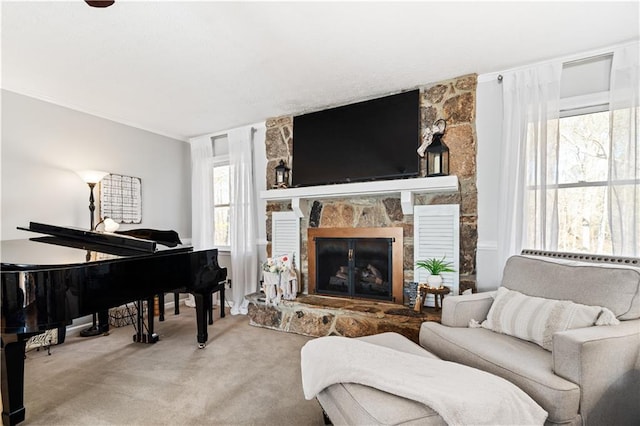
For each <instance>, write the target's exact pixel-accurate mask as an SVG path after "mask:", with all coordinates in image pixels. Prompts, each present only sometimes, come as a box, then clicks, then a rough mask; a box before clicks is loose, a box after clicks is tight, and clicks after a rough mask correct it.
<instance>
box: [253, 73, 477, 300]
mask: <svg viewBox="0 0 640 426" xmlns="http://www.w3.org/2000/svg"><path fill="white" fill-rule="evenodd" d="M476 85H477V75H475V74H471V75H466V76H462V77H457V78H454V79H451V80H446V81H442V82H439V83H434V84H428V85H425V86H423V87H420V112H421V118H420V125H421V129H425V128H427V127H430V126H431V125H432V124H433V123H434V122H435V121H436V120H438V119H440V118H444V119H445V120H446V121H447V128H446V131H445V134H444V137H443V140H444V142H445V143H446V144H447V146H448V147H449V150H450V154H449V158H450V162H449V170H450V173H451V174H452V175H457V176H458V180H459V183H460V188H459V191H458V192H455V193H431V194H420V195H416V197H415V201H414V204H415V205H430V204H460V291H463V290H464V289H466V288H473V289H475V265H476V246H477V239H478V232H477V229H478V227H477V224H478V220H477V218H478V213H477V189H476V131H475V117H476ZM266 127H267V130H266V138H265V143H266V152H267V169H266V179H267V188H271V186H272V185H273V184H274V179H275V177H274V171H273V169H274V168H275V166H276V165H277V164H278V163H279V161H280V160H285V162H286V164H288V165H291V164H292V162H291V159H292V158H293V154H294V153H295V151H294V141H293V117H292V116H282V117H276V118H270V119H268V120H267V123H266ZM390 149H393V148H392V147H390ZM416 149H417V146H416ZM416 155H417V154H416ZM425 161H426V160H425V159H423V160H422V161H421V165H420V169H421V176H425V174H426V169H425ZM291 173H292V174H294V173H295V170H293V169H292V170H291ZM300 207H301V209H302V211H303V213H304V217H303V218H302V219H301V225H300V229H301V234H302V235H301V237H302V241H301V252H302V253H300V262H299V267H300V272H301V274H302V287H303V288H304V290H305V291H306V289H307V271H308V269H307V229H308V228H317V227H322V228H325V227H388V226H397V227H402V228H403V230H404V243H405V246H404V280H405V281H413V215H406V216H405V215H403V214H402V209H401V207H400V196H399V195H398V196H384V195H377V196H370V197H368V196H358V197H351V198H337V199H321V200H300ZM289 210H291V205H290V204H287V203H283V202H275V201H270V202H268V203H267V212H266V213H267V224H266V226H267V240H268V245H267V254H268V255H269V256H270V255H271V213H272V212H274V211H289Z"/></svg>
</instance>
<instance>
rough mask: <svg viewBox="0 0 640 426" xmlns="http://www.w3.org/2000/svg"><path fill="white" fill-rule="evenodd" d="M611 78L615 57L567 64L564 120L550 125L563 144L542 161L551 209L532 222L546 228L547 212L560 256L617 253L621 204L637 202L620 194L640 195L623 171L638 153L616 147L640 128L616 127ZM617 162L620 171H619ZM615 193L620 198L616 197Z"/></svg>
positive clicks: (553, 147) (554, 145)
mask: <svg viewBox="0 0 640 426" xmlns="http://www.w3.org/2000/svg"><path fill="white" fill-rule="evenodd" d="M610 74H611V56H603V57H598V58H594V59H589V60H586V61H581V62H578V63H575V64H569V65H567V64H565V66H564V67H563V71H562V79H561V84H560V115H559V120H557V121H555V120H551V121H549V122H548V123H547V124H548V135H549V137H550V138H554V139H556V138H557V143H550V144H549V146H548V147H549V149H550V150H549V151H548V152H547V153H546V159H538V160H536V161H540V163H542V164H543V166H542V169H543V170H546V173H547V177H546V179H547V180H546V184H545V180H544V178H543V179H541V180H538V181H539V182H540V183H541V184H542V185H545V186H546V188H547V192H546V205H547V206H548V208H547V210H546V211H545V210H544V209H542V210H537V213H534V214H535V215H537V216H536V217H535V218H530V223H534V224H539V223H542V222H540V220H541V219H540V218H541V217H542V216H543V215H545V213H546V215H547V217H546V218H544V217H543V219H542V220H545V221H546V224H547V225H546V230H547V232H549V233H548V234H547V235H548V238H550V239H552V240H553V239H556V240H557V250H559V251H565V252H588V253H602V254H613V253H614V252H615V251H616V250H615V247H614V245H617V246H618V250H619V247H620V240H619V238H620V236H619V235H616V236H615V237H612V234H611V232H612V222H615V221H617V220H619V218H618V216H616V215H617V214H618V215H619V214H620V213H619V212H621V211H622V212H624V211H625V210H626V209H629V206H620V205H618V204H617V203H619V202H620V200H632V199H633V197H626V198H619V197H618V195H620V194H623V193H624V194H629V193H631V194H633V193H638V180H637V179H636V178H634V173H633V172H631V173H629V172H627V171H624V172H622V171H621V172H618V171H617V170H629V167H631V166H627V165H626V164H625V166H624V167H626V168H624V169H622V168H620V167H621V166H620V164H622V163H628V164H629V165H633V164H636V163H634V161H636V160H635V159H634V158H629V155H630V156H631V157H633V155H634V154H633V153H632V152H633V150H629V152H631V154H628V153H627V150H628V149H629V147H628V145H629V144H624V143H620V141H619V140H618V142H617V143H614V142H612V141H611V135H612V134H614V135H624V134H626V135H628V134H630V129H629V126H634V125H637V123H635V124H634V123H632V120H630V119H627V120H624V119H623V120H620V119H616V120H615V121H614V122H612V117H613V115H612V112H611V111H610V106H609V99H610V94H609V90H610V87H609V81H610ZM628 116H629V117H631V115H628ZM616 117H620V110H616ZM529 130H530V131H531V129H529ZM618 138H620V136H618ZM545 162H546V165H544V164H545ZM614 163H615V164H616V167H617V168H616V167H613V165H614ZM538 170H540V169H538ZM532 171H533V173H537V172H536V171H535V170H533V169H532ZM635 175H636V176H637V171H636V172H635ZM536 180H537V179H536ZM532 189H534V191H531V194H532V197H535V195H533V194H535V193H536V192H537V191H535V188H532ZM542 193H544V192H541V194H542ZM612 193H616V194H617V195H616V196H615V197H614V196H612ZM529 204H530V206H535V204H536V201H535V200H534V199H533V198H532V201H530V203H529ZM549 207H550V208H549ZM631 208H633V207H631ZM627 211H628V210H627ZM541 215H542V216H541ZM552 216H553V217H552ZM536 220H537V221H538V222H536ZM554 223H555V225H553V224H554ZM550 224H551V225H550ZM536 226H537V225H536ZM529 232H530V233H531V232H532V230H531V229H530V230H529ZM533 232H535V231H533ZM627 232H629V229H627ZM630 232H631V233H633V232H635V231H633V229H631V231H630ZM530 237H531V235H530ZM532 240H533V239H532Z"/></svg>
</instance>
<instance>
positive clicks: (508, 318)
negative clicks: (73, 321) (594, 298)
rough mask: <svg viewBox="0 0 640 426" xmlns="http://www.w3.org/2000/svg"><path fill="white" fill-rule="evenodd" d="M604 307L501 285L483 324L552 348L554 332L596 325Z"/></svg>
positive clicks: (488, 327) (547, 348)
mask: <svg viewBox="0 0 640 426" xmlns="http://www.w3.org/2000/svg"><path fill="white" fill-rule="evenodd" d="M603 310H604V308H602V307H600V306H587V305H581V304H578V303H574V302H571V301H569V300H554V299H544V298H542V297H533V296H527V295H526V294H522V293H520V292H517V291H514V290H509V289H508V288H505V287H500V288H499V289H498V292H497V294H496V297H495V300H494V301H493V304H492V305H491V308H490V309H489V313H488V315H487V319H486V320H485V321H483V322H482V327H483V328H487V329H489V330H493V331H495V332H498V333H502V334H508V335H510V336H514V337H517V338H520V339H523V340H527V341H530V342H534V343H536V344H538V345H540V346H542V347H543V348H545V349H546V350H548V351H550V350H551V348H552V336H553V333H556V332H558V331H564V330H569V329H572V328H582V327H590V326H592V325H595V323H596V321H597V320H598V317H599V316H600V314H601V313H602V312H603Z"/></svg>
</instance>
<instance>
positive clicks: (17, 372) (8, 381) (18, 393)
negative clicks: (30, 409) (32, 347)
mask: <svg viewBox="0 0 640 426" xmlns="http://www.w3.org/2000/svg"><path fill="white" fill-rule="evenodd" d="M26 344H27V341H26V340H25V339H24V338H21V337H19V336H16V335H2V349H1V354H2V424H3V425H5V426H9V425H15V424H18V423H20V422H22V421H24V417H25V410H24V353H25V346H26Z"/></svg>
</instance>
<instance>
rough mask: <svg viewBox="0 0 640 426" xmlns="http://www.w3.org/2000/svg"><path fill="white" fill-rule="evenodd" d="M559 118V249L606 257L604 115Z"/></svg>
mask: <svg viewBox="0 0 640 426" xmlns="http://www.w3.org/2000/svg"><path fill="white" fill-rule="evenodd" d="M571 113H572V114H575V115H566V116H564V117H561V118H560V129H559V136H560V142H559V152H558V231H559V232H558V250H560V251H568V252H593V253H611V252H612V247H611V233H610V232H609V226H608V220H607V216H606V212H607V208H606V205H607V184H608V162H609V145H610V144H609V111H608V110H606V111H601V112H590V113H580V111H572V112H571Z"/></svg>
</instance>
